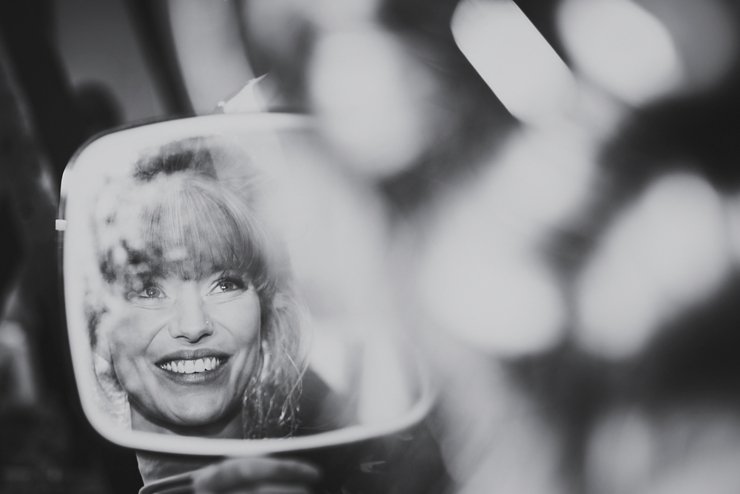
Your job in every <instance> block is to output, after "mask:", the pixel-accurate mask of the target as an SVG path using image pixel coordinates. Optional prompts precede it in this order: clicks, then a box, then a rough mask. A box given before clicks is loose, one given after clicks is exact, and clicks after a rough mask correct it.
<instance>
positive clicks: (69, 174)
mask: <svg viewBox="0 0 740 494" xmlns="http://www.w3.org/2000/svg"><path fill="white" fill-rule="evenodd" d="M309 121H310V119H309V117H306V116H304V115H291V114H268V115H259V116H254V115H212V116H205V117H193V118H187V119H176V120H166V121H159V122H153V123H147V124H145V125H143V126H129V127H126V128H123V129H115V130H113V131H111V132H107V133H105V134H102V135H98V136H96V138H94V139H91V140H90V141H88V142H87V143H85V145H83V146H82V147H81V148H80V150H78V152H77V153H75V156H74V157H73V158H72V159H71V160H70V163H69V164H68V166H67V168H66V169H65V172H64V175H63V179H62V186H61V193H60V207H59V214H58V217H59V218H60V219H63V220H66V219H67V215H68V209H67V208H68V206H69V204H68V200H69V194H70V193H74V189H75V187H77V186H78V185H79V184H76V180H77V177H76V175H77V173H76V171H75V170H77V166H78V164H79V163H78V162H79V160H80V158H81V157H82V156H83V155H84V153H85V152H86V151H87V152H89V151H90V150H91V149H93V150H94V148H95V147H96V146H100V145H101V142H105V141H106V140H111V139H113V140H119V141H121V142H126V139H128V140H129V141H131V140H132V139H133V140H136V138H137V137H138V138H140V139H141V138H142V137H141V136H142V135H144V134H146V133H149V134H152V131H153V130H156V131H157V134H159V135H160V137H158V138H157V139H161V135H162V133H164V134H168V135H170V136H173V137H175V138H184V137H188V136H192V135H201V134H205V133H207V134H218V133H219V132H224V131H225V129H232V130H233V129H238V130H239V131H248V130H249V129H250V128H255V129H260V130H265V127H268V130H269V128H275V129H285V128H296V129H297V128H301V127H306V126H307V125H308V124H309ZM142 133H144V134H142ZM143 140H144V141H146V135H144V138H143ZM67 227H69V225H67ZM73 228H74V225H73ZM60 234H61V237H62V242H61V244H62V246H61V256H62V267H63V283H64V286H65V292H68V290H67V289H66V288H67V284H68V283H72V282H73V280H71V279H70V278H73V277H70V276H68V275H67V274H68V273H70V272H71V270H73V269H74V265H73V264H69V266H67V265H66V264H67V263H72V259H71V257H70V256H69V255H68V253H67V242H68V235H67V231H62V232H60ZM71 292H73V291H70V292H69V293H71ZM64 301H65V308H66V309H67V319H68V323H69V324H68V334H69V338H70V345H71V347H72V361H73V365H74V369H75V378H76V380H77V381H78V386H79V388H80V400H81V402H82V406H83V410H84V412H85V414H86V416H87V417H88V420H89V421H90V422H91V424H92V425H93V427H94V428H95V429H96V430H97V431H98V432H99V433H100V434H101V435H102V436H103V437H105V438H107V439H108V440H111V441H113V442H115V443H117V444H120V445H122V446H126V447H129V448H133V449H140V450H149V451H158V452H165V453H182V454H197V455H216V456H221V455H224V454H234V455H249V454H265V453H275V452H283V451H294V450H300V449H312V448H318V447H324V446H330V445H337V444H346V443H352V442H357V441H362V440H364V439H369V438H372V437H376V436H378V435H383V434H392V433H394V432H399V431H401V430H404V429H406V428H408V427H411V426H413V425H414V424H417V423H419V422H420V421H421V420H423V418H424V417H425V416H426V415H427V413H428V411H429V409H430V408H431V404H432V402H433V395H434V393H433V390H432V388H431V384H430V379H429V376H428V375H423V377H422V378H421V381H422V382H421V389H422V391H421V398H420V399H419V400H417V401H416V402H415V403H414V404H413V406H412V407H411V409H410V410H408V411H407V412H406V413H404V414H403V415H402V416H400V417H398V418H397V419H396V420H391V421H388V422H385V423H378V424H372V425H369V426H367V425H362V426H358V425H353V426H348V427H346V428H343V429H340V430H332V431H329V432H322V433H319V434H315V435H313V436H310V437H291V438H287V439H261V440H259V441H249V440H243V439H218V440H214V439H208V438H190V437H187V438H186V437H179V436H162V435H158V434H152V433H147V432H142V431H133V430H122V429H120V428H117V427H114V426H113V425H112V424H111V423H110V418H109V417H104V416H103V415H102V414H101V411H100V409H99V407H98V406H97V405H96V403H95V397H94V396H93V395H92V391H91V390H92V389H94V387H95V383H94V376H93V375H92V373H91V372H90V369H91V368H92V365H93V362H92V355H91V350H89V341H87V340H88V339H89V335H87V334H86V332H85V330H84V329H83V328H84V327H85V321H84V318H83V317H82V314H81V312H80V311H79V309H76V308H75V307H73V306H74V304H75V300H74V298H71V299H70V297H69V295H68V293H65V296H64ZM85 347H87V348H88V350H85ZM415 363H416V364H417V367H418V370H419V371H420V373H421V374H424V371H423V366H422V365H421V363H420V361H418V362H415Z"/></svg>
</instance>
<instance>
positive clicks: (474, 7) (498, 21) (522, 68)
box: [452, 0, 577, 123]
mask: <svg viewBox="0 0 740 494" xmlns="http://www.w3.org/2000/svg"><path fill="white" fill-rule="evenodd" d="M452 32H453V34H454V36H455V40H456V41H457V44H458V46H459V47H460V50H461V51H462V52H463V53H464V54H465V56H466V57H467V58H468V59H469V60H470V63H471V64H473V66H474V67H475V69H476V70H477V71H478V73H479V74H480V75H481V77H482V78H483V79H484V80H485V81H486V83H487V84H488V85H489V87H490V88H491V90H492V91H493V92H494V93H495V94H496V96H498V97H499V98H500V99H501V102H502V103H503V104H504V106H505V107H506V108H507V109H508V110H509V111H510V112H511V113H512V114H513V115H514V116H515V117H517V118H518V119H520V120H522V121H525V122H527V123H538V122H542V121H543V120H545V119H547V118H548V117H551V116H552V115H559V114H561V113H563V112H564V111H566V110H568V109H570V107H571V106H572V105H573V104H574V99H575V97H576V92H577V91H576V87H575V84H576V81H575V79H574V78H573V77H572V75H571V73H570V70H569V69H568V68H567V67H566V65H565V63H563V61H562V60H561V59H560V57H559V56H558V54H557V53H556V52H555V50H553V48H552V47H551V46H550V45H549V44H548V43H547V41H546V40H545V38H543V37H542V35H541V34H540V33H539V31H538V30H537V28H536V27H535V26H534V25H533V24H532V22H531V21H530V20H529V19H528V18H527V17H526V16H525V15H524V13H523V12H522V11H521V9H520V8H519V7H518V6H517V5H516V3H514V2H513V1H511V0H465V1H463V2H461V3H460V5H459V6H458V8H457V10H456V11H455V16H454V17H453V19H452Z"/></svg>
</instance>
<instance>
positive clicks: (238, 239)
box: [90, 138, 306, 438]
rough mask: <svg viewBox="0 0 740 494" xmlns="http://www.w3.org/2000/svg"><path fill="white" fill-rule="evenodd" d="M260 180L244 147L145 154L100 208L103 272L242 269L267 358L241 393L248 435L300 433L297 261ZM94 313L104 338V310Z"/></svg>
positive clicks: (126, 281) (129, 284) (192, 146)
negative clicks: (270, 214) (279, 232)
mask: <svg viewBox="0 0 740 494" xmlns="http://www.w3.org/2000/svg"><path fill="white" fill-rule="evenodd" d="M235 160H236V161H238V165H239V167H238V170H239V173H234V172H233V171H234V168H235V167H234V165H235ZM258 182H259V177H258V174H257V173H256V172H255V170H254V167H253V165H251V163H250V161H249V158H248V157H247V156H246V155H245V154H244V152H243V151H242V150H241V149H238V148H236V147H235V145H233V144H230V143H227V142H225V141H222V140H216V139H201V138H198V139H186V140H183V141H178V142H175V143H171V144H168V145H167V146H163V147H161V148H159V149H157V150H155V152H154V153H150V154H148V155H146V156H144V157H142V159H140V160H139V161H138V162H137V164H136V166H135V168H134V171H133V173H132V174H131V176H130V177H129V178H128V180H127V181H126V183H123V184H120V185H119V186H118V187H117V190H115V191H109V192H108V198H107V202H108V203H109V205H110V207H107V208H106V207H105V206H104V205H103V206H102V207H101V208H100V209H99V211H98V212H97V214H96V220H95V225H94V231H95V235H94V236H95V238H96V240H97V246H96V247H97V248H96V253H97V262H98V267H99V272H100V274H101V275H102V277H103V279H104V280H105V281H106V283H107V284H109V285H115V286H120V287H122V288H123V290H124V291H126V292H128V291H131V290H140V289H141V287H142V285H143V283H144V282H145V281H146V280H147V279H150V278H154V277H159V276H164V275H177V276H179V277H181V278H183V279H199V278H201V277H203V276H207V275H209V274H211V273H213V272H216V271H219V270H224V271H226V270H229V271H233V272H237V273H242V274H243V275H244V276H245V277H248V280H249V282H251V283H252V284H253V285H254V287H255V289H256V291H257V294H258V297H259V301H260V308H261V314H262V321H261V332H260V334H261V342H260V365H259V370H258V372H256V373H255V374H254V375H253V376H252V377H251V379H250V381H249V384H248V386H247V389H246V392H245V394H244V396H243V397H242V405H243V406H242V417H243V424H244V437H245V438H261V437H268V436H269V437H275V436H284V435H290V434H292V433H293V432H295V430H296V429H297V427H298V408H299V407H298V400H299V397H300V393H301V380H302V376H303V373H304V372H305V368H306V365H305V362H304V360H305V359H304V358H303V355H302V348H301V347H302V345H301V334H300V330H301V328H300V320H301V317H300V316H301V313H300V310H299V305H298V304H297V303H296V301H295V297H294V294H293V291H292V280H291V276H290V269H289V266H288V264H289V263H288V261H287V256H286V255H285V254H284V250H283V249H282V246H281V245H280V244H279V243H278V242H276V240H275V239H274V238H272V237H271V236H270V235H269V234H268V231H267V230H266V228H265V225H262V224H260V222H259V221H258V213H257V207H256V206H255V202H256V198H257V196H258V195H259V187H258V185H259V183H258ZM104 202H105V201H104ZM91 312H92V313H91V317H90V324H91V327H90V330H91V341H92V344H93V345H95V344H96V331H97V330H98V322H99V319H100V317H101V314H100V313H99V312H97V311H91Z"/></svg>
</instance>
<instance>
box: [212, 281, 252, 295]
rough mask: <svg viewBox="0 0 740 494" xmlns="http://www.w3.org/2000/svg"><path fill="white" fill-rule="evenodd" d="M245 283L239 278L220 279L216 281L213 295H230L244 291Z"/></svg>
mask: <svg viewBox="0 0 740 494" xmlns="http://www.w3.org/2000/svg"><path fill="white" fill-rule="evenodd" d="M244 286H245V285H244V282H243V281H242V280H241V279H239V278H232V277H229V278H220V279H218V280H216V281H215V282H214V284H213V288H212V289H211V293H228V292H234V291H239V290H243V289H244Z"/></svg>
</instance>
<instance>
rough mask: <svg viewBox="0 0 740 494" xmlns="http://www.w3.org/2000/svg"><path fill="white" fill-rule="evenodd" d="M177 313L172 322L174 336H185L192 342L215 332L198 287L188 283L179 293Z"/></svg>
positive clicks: (171, 331) (171, 330)
mask: <svg viewBox="0 0 740 494" xmlns="http://www.w3.org/2000/svg"><path fill="white" fill-rule="evenodd" d="M175 311H176V313H175V315H174V317H173V321H172V324H170V334H171V335H172V337H173V338H183V339H185V340H187V341H189V342H191V343H195V342H198V341H200V340H202V339H203V338H205V337H206V336H208V335H210V334H212V333H213V328H212V325H211V323H210V321H209V320H208V316H207V314H206V312H205V310H204V307H203V300H202V299H201V297H200V293H199V291H198V287H197V286H195V284H194V283H192V284H191V283H186V284H185V285H184V286H183V287H182V289H181V290H179V293H178V295H177V301H176V303H175Z"/></svg>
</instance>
